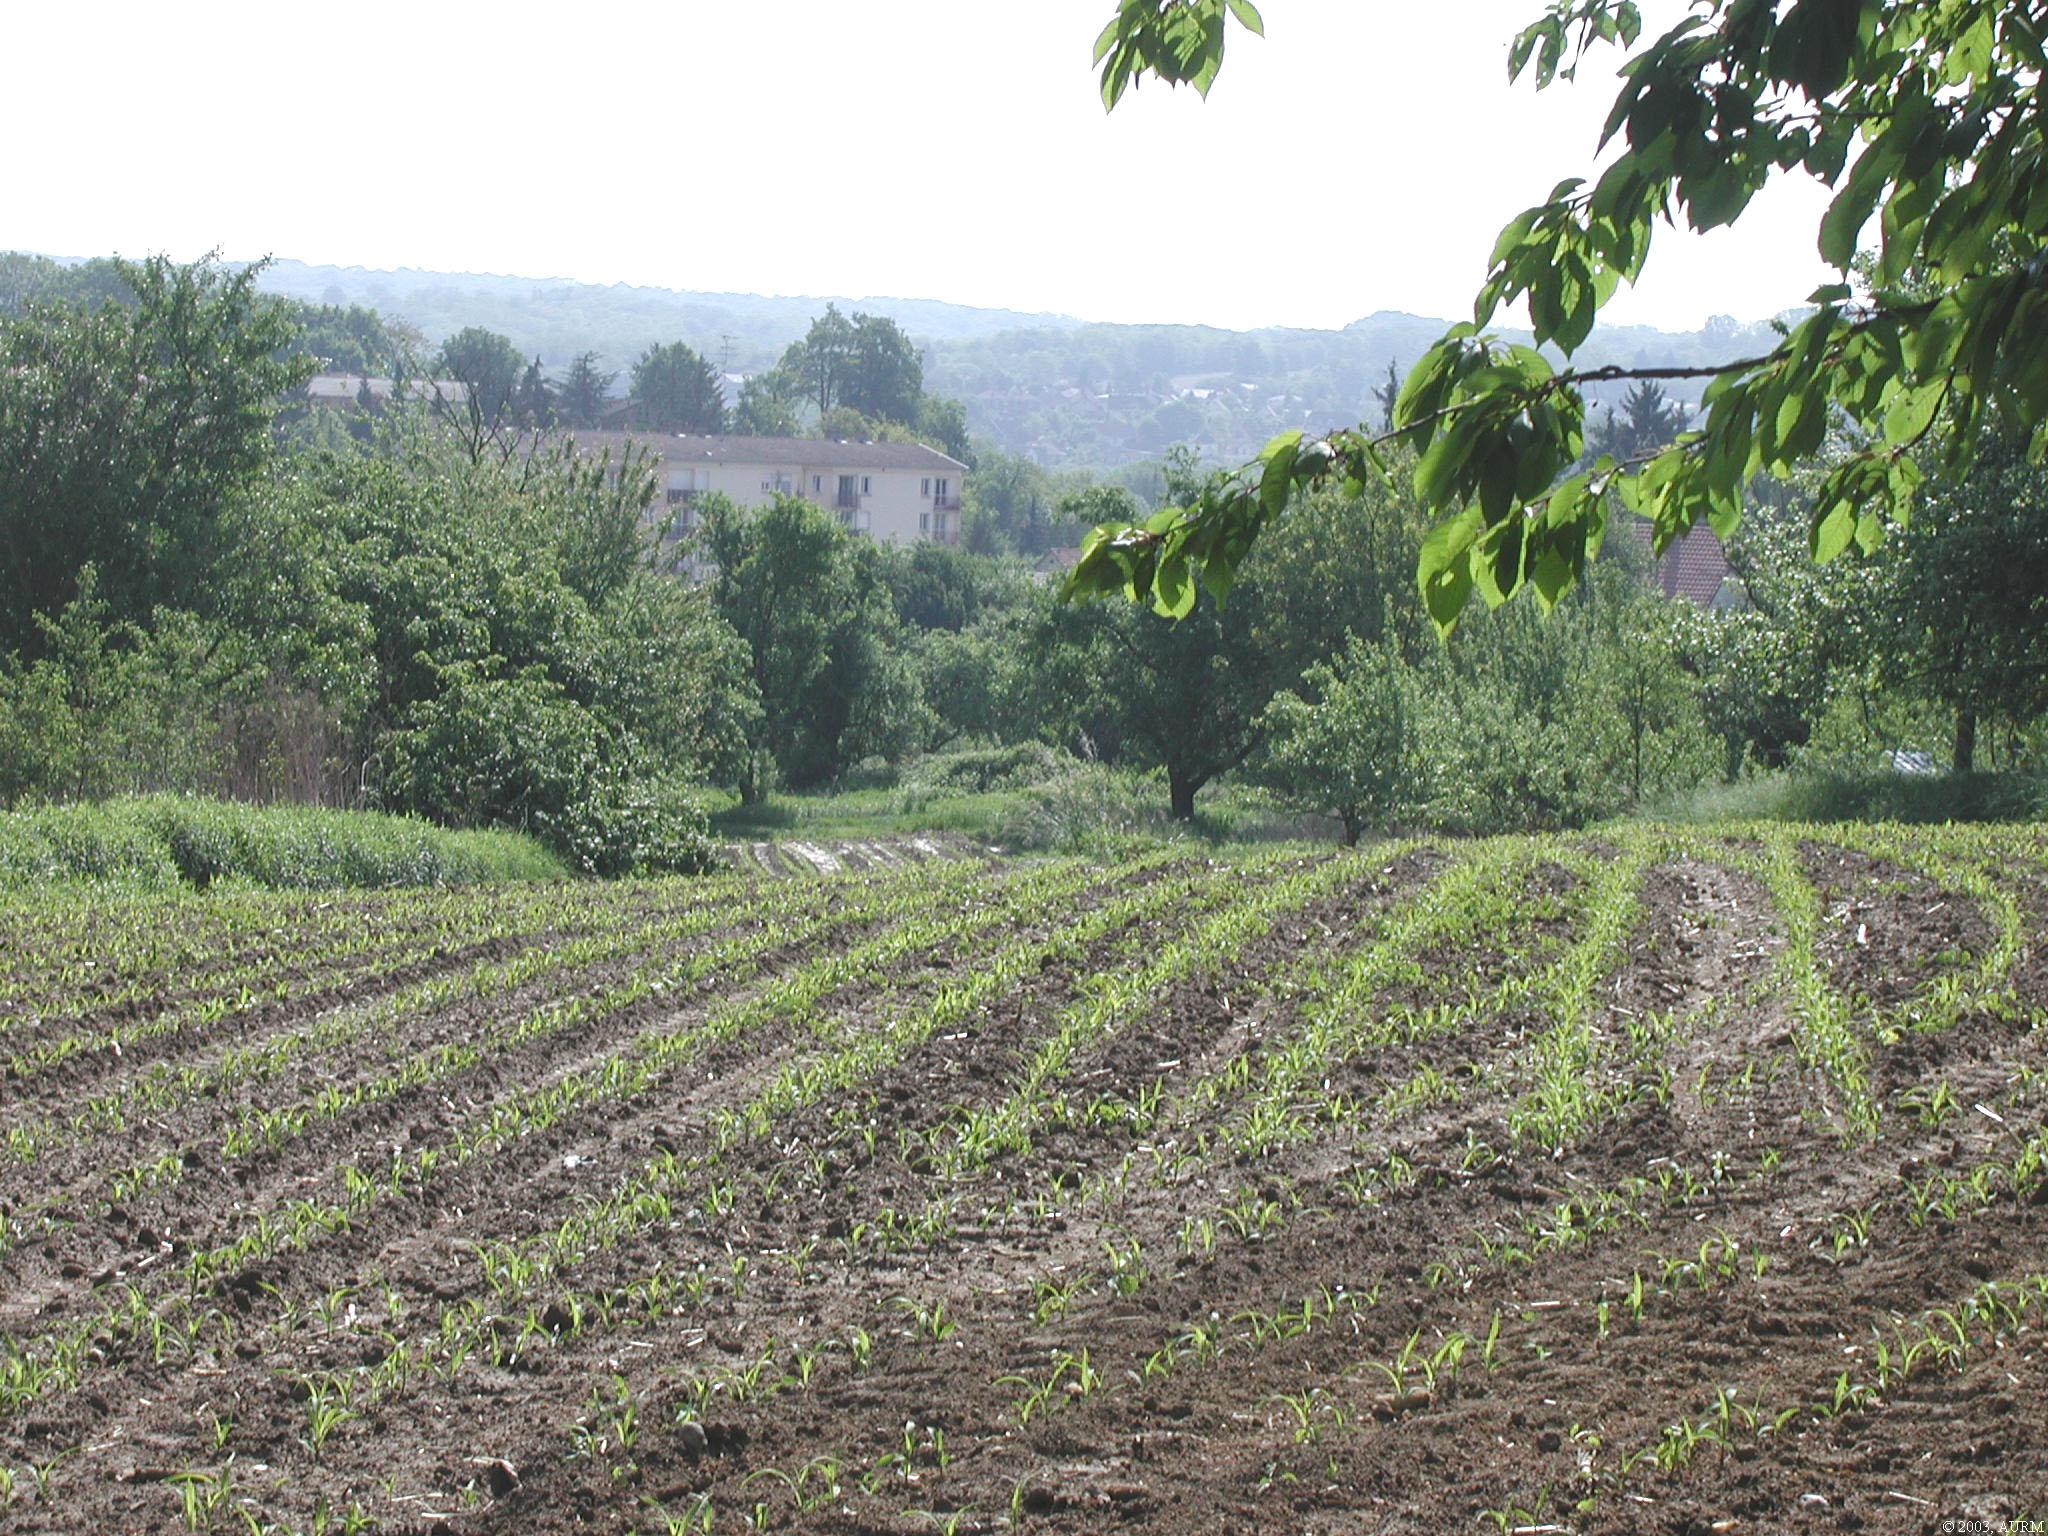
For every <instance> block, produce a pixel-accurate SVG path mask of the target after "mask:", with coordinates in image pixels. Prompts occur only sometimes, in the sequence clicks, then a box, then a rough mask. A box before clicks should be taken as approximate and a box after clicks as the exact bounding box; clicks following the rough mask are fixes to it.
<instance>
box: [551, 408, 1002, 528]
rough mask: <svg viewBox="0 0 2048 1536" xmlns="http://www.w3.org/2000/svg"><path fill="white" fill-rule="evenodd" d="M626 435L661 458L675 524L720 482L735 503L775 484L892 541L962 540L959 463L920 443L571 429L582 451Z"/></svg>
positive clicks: (609, 446) (618, 442)
mask: <svg viewBox="0 0 2048 1536" xmlns="http://www.w3.org/2000/svg"><path fill="white" fill-rule="evenodd" d="M628 444H632V445H635V446H637V447H639V448H642V449H644V450H646V451H647V452H650V453H654V454H657V455H659V456H660V458H661V474H662V484H663V485H664V486H665V487H666V489H667V492H668V504H669V506H670V507H672V508H674V509H676V511H677V512H678V514H679V516H678V519H677V527H678V531H679V532H686V531H688V529H689V528H690V527H691V526H692V525H693V523H694V518H693V517H692V516H691V511H690V508H691V505H692V503H693V502H695V501H696V499H697V498H698V497H700V496H702V495H704V494H706V493H707V492H710V491H721V492H723V493H724V494H725V495H727V496H729V497H731V498H732V500H734V501H735V502H738V503H739V504H740V505H741V506H754V505H757V504H759V503H761V502H764V501H767V500H768V499H769V498H770V497H772V496H774V495H775V494H776V493H777V492H781V493H783V494H786V495H793V496H805V497H808V498H810V499H811V500H812V501H814V502H816V503H817V504H818V505H819V506H821V507H823V508H824V509H825V510H826V511H828V512H831V513H833V514H835V515H836V516H837V517H838V518H839V520H840V521H841V522H842V523H844V524H845V525H846V527H847V528H849V529H851V530H852V531H853V532H855V533H861V534H866V535H867V536H868V537H869V538H874V539H880V540H883V541H884V542H886V543H890V544H917V543H932V544H957V543H959V542H960V490H961V486H962V483H963V482H964V480H965V479H966V475H967V466H966V465H965V464H962V463H961V462H960V461H959V460H958V459H954V458H949V457H947V456H946V455H945V454H943V453H940V452H939V451H938V450H937V449H936V448H927V447H925V446H924V445H923V444H922V443H856V442H839V441H833V440H829V439H825V438H805V437H692V436H689V435H687V434H684V433H662V432H578V433H577V434H576V446H577V447H578V448H579V449H580V450H581V451H583V452H585V453H602V452H605V451H607V450H608V451H610V452H611V453H613V454H614V455H617V454H618V453H620V452H621V451H622V450H623V449H624V448H625V447H626V446H627V445H628Z"/></svg>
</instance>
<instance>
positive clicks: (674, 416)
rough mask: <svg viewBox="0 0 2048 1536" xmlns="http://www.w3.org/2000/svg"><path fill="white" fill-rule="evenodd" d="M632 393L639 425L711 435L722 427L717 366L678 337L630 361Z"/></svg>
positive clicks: (722, 396) (722, 406)
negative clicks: (637, 359) (634, 361)
mask: <svg viewBox="0 0 2048 1536" xmlns="http://www.w3.org/2000/svg"><path fill="white" fill-rule="evenodd" d="M632 394H633V404H634V406H635V407H636V409H637V411H638V413H639V416H640V422H641V425H642V426H645V427H650V428H652V429H653V430H654V431H657V432H699V433H707V434H713V435H715V434H717V433H720V432H723V431H724V430H725V392H724V390H723V388H722V387H721V386H720V384H719V381H718V372H717V370H716V369H714V368H713V367H712V366H711V364H710V363H709V362H707V361H705V360H704V359H703V358H701V357H699V356H698V355H697V354H696V353H695V352H694V351H692V350H691V349H690V348H689V347H688V346H686V345H685V344H684V343H682V342H680V341H672V342H669V343H667V344H666V345H664V346H656V347H649V348H648V349H647V350H646V351H645V352H643V353H641V354H640V360H639V361H638V362H636V363H634V364H633V385H632Z"/></svg>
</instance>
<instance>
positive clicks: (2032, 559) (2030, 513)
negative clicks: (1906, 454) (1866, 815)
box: [1877, 438, 2048, 773]
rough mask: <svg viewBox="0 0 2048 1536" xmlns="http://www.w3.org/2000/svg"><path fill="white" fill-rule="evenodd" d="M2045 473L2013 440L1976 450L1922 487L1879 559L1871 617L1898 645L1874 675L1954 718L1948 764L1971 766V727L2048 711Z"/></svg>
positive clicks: (1881, 654) (1887, 650)
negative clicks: (1951, 474)
mask: <svg viewBox="0 0 2048 1536" xmlns="http://www.w3.org/2000/svg"><path fill="white" fill-rule="evenodd" d="M2044 550H2048V472H2044V471H2043V470H2042V469H2041V467H2040V466H2038V465H2035V464H2030V463H2029V462H2028V461H2027V458H2026V454H2025V452H2024V448H2023V445H2022V444H2020V443H2018V442H2016V441H2014V440H2013V439H2011V438H2003V439H1999V440H1996V441H1993V442H1991V443H1989V444H1987V445H1986V446H1985V447H1984V448H1982V449H1981V450H1979V452H1978V454H1977V456H1976V459H1975V461H1974V463H1973V464H1972V466H1971V468H1970V470H1969V471H1968V472H1967V474H1965V475H1964V476H1963V477H1962V478H1961V479H1960V480H1949V479H1946V478H1941V479H1937V480H1934V481H1932V482H1930V484H1929V486H1928V489H1927V493H1926V494H1925V495H1924V496H1923V498H1922V502H1921V507H1920V510H1919V512H1918V513H1917V514H1916V515H1915V517H1914V519H1913V521H1912V523H1911V525H1910V526H1908V527H1907V528H1905V529H1903V530H1901V531H1900V532H1899V533H1898V534H1897V535H1896V536H1895V537H1894V538H1893V539H1892V540H1891V541H1889V547H1888V548H1887V549H1886V550H1885V551H1884V554H1885V556H1886V557H1887V558H1885V559H1883V560H1881V561H1879V562H1878V564H1879V568H1880V575H1879V578H1878V579H1879V582H1880V584H1881V588H1882V596H1881V598H1880V616H1879V621H1880V622H1882V623H1886V624H1887V627H1888V628H1890V630H1891V633H1892V635H1893V636H1894V637H1895V643H1894V644H1891V645H1887V646H1884V647H1882V648H1881V649H1879V651H1878V652H1877V660H1878V670H1879V673H1880V675H1881V676H1883V677H1884V678H1886V679H1887V680H1889V681H1891V682H1893V683H1894V684H1896V685H1897V686H1899V687H1901V688H1903V689H1904V690H1905V691H1907V692H1908V693H1910V694H1912V695H1914V696H1917V697H1919V698H1922V699H1926V700H1930V701H1938V702H1940V703H1942V704H1945V705H1947V706H1950V707H1952V708H1953V709H1954V710H1955V711H1956V712H1957V719H1958V729H1957V734H1956V742H1955V749H1954V767H1955V769H1956V771H1957V772H1959V773H1967V772H1969V771H1970V769H1971V767H1972V757H1973V755H1974V744H1975V737H1976V731H1977V724H1978V721H1979V719H1980V718H1981V719H1982V720H1983V721H1984V722H1986V723H2000V724H2005V725H2012V724H2016V723H2020V722H2024V721H2030V720H2033V719H2035V718H2036V717H2038V716H2039V715H2041V714H2042V713H2043V712H2048V589H2044V588H2043V586H2042V583H2041V579H2040V571H2039V569H2038V566H2037V562H2038V560H2039V558H2040V556H2041V553H2042V552H2043V551H2044Z"/></svg>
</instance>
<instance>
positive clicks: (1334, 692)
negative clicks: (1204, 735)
mask: <svg viewBox="0 0 2048 1536" xmlns="http://www.w3.org/2000/svg"><path fill="white" fill-rule="evenodd" d="M1430 720H1431V716H1430V712H1429V704H1428V701H1427V699H1426V698H1425V697H1424V692H1423V688H1422V685H1421V679H1420V678H1419V677H1418V676H1417V674H1416V673H1415V672H1414V671H1413V670H1412V669H1411V668H1409V667H1408V666H1407V665H1406V664H1404V663H1403V661H1402V660H1401V657H1400V654H1399V652H1398V651H1397V650H1396V649H1395V648H1394V647H1393V646H1392V645H1391V644H1388V643H1385V642H1382V643H1381V644H1379V645H1369V644H1367V643H1366V642H1365V641H1363V640H1361V639H1359V638H1358V637H1357V636H1356V635H1351V636H1348V637H1347V643H1346V645H1345V648H1344V649H1343V650H1342V651H1340V652H1339V653H1338V654H1337V656H1336V657H1335V658H1334V659H1333V660H1331V661H1329V662H1316V663H1314V664H1313V665H1311V666H1310V667H1309V669H1308V670H1307V671H1306V672H1305V673H1303V674H1302V678H1301V684H1300V687H1299V690H1298V691H1295V690H1290V691H1288V692H1286V693H1282V694H1280V695H1278V696H1277V697H1276V698H1274V700H1273V701H1272V703H1271V704H1269V705H1267V707H1266V728H1267V731H1268V732H1269V734H1270V736H1271V741H1270V743H1269V744H1268V746H1267V749H1266V751H1267V762H1266V766H1265V770H1264V774H1263V776H1264V777H1266V778H1267V779H1268V780H1269V781H1270V782H1272V783H1273V784H1274V785H1275V787H1277V788H1278V789H1280V790H1281V791H1282V793H1284V794H1285V795H1286V796H1287V797H1288V798H1289V799H1290V800H1292V801H1294V802H1295V803H1297V804H1300V805H1303V806H1305V807H1307V808H1309V809H1313V810H1327V811H1330V812H1332V813H1334V814H1335V815H1336V817H1337V819H1338V820H1339V821H1340V822H1341V823H1342V824H1343V827H1344V841H1345V842H1346V843H1356V842H1357V841H1358V835H1359V833H1360V832H1361V831H1363V830H1364V829H1365V828H1366V827H1369V826H1370V827H1379V828H1387V827H1392V826H1396V825H1399V824H1400V823H1401V822H1402V821H1403V820H1419V819H1420V816H1421V814H1422V812H1423V810H1424V808H1425V807H1426V806H1428V805H1429V803H1430V802H1431V801H1432V800H1433V799H1434V798H1435V784H1434V780H1435V777H1436V774H1437V772H1438V771H1439V770H1440V768H1441V767H1442V766H1443V765H1442V763H1441V759H1440V758H1439V757H1438V756H1436V755H1433V754H1432V753H1431V752H1430V750H1429V744H1428V741H1427V738H1426V736H1425V734H1424V731H1425V722H1428V721H1430Z"/></svg>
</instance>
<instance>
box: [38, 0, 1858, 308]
mask: <svg viewBox="0 0 2048 1536" xmlns="http://www.w3.org/2000/svg"><path fill="white" fill-rule="evenodd" d="M1542 8H1543V7H1542V4H1541V3H1540V0H1437V3H1435V4H1428V5H1417V4H1414V3H1412V0H1409V3H1395V0H1262V10H1263V12H1264V16H1265V22H1266V33H1267V36H1266V38H1265V40H1263V41H1261V40H1258V39H1254V38H1252V37H1250V36H1249V35H1247V34H1245V33H1243V32H1242V31H1239V30H1237V29H1235V28H1233V36H1232V40H1231V45H1230V47H1229V50H1228V52H1227V54H1226V60H1225V66H1224V70H1223V74H1222V77H1221V78H1220V79H1219V80H1218V82H1217V84H1216V86H1215V88H1214V89H1213V90H1212V91H1211V92H1210V95H1209V98H1208V100H1207V101H1206V102H1204V101H1203V100H1201V99H1200V98H1198V97H1196V96H1195V95H1194V93H1193V92H1192V91H1190V90H1187V89H1181V90H1178V91H1173V90H1169V89H1167V88H1166V87H1165V86H1163V85H1161V84H1159V83H1158V82H1156V81H1155V82H1149V83H1146V84H1144V85H1143V86H1141V87H1140V88H1139V89H1138V90H1137V91H1136V92H1135V93H1134V94H1133V95H1131V96H1128V97H1126V99H1125V101H1124V103H1123V104H1122V105H1120V106H1119V107H1118V109H1117V110H1116V112H1115V113H1113V114H1105V113H1104V111H1103V109H1102V104H1101V100H1100V97H1099V95H1098V94H1097V85H1096V78H1095V74H1094V71H1093V69H1092V67H1091V66H1090V62H1089V58H1090V50H1091V46H1092V44H1093V41H1094V38H1095V34H1096V32H1097V31H1098V30H1099V28H1100V27H1101V25H1102V23H1103V22H1104V21H1105V20H1106V19H1107V18H1108V16H1109V14H1110V12H1111V9H1112V7H1111V5H1110V3H1109V0H1013V3H1002V0H865V3H858V4H856V3H849V0H666V3H657V4H638V3H608V4H588V5H583V6H573V5H563V4H560V3H556V4H552V5H547V6H539V5H525V4H519V3H510V0H500V3H496V4H492V5H488V6H485V5H472V4H467V3H458V0H411V3H408V4H389V3H385V0H350V3H349V4H347V5H324V6H311V5H289V6H280V5H277V4H275V3H274V0H271V3H266V4H262V5H256V4H243V3H225V0H183V3H180V0H155V3H152V4H148V5H131V4H127V3H112V4H102V5H94V6H60V5H36V6H23V7H20V8H18V9H17V11H16V13H15V14H14V15H12V16H11V17H10V20H9V26H8V30H9V34H10V35H9V38H8V45H7V46H8V52H9V54H10V55H11V56H12V58H13V60H14V61H16V64H17V68H15V69H13V70H10V71H9V73H10V75H11V76H12V77H13V78H12V79H11V80H10V82H9V87H8V90H7V91H6V92H5V93H4V94H0V131H4V133H5V135H6V141H7V142H9V143H12V144H14V145H15V146H16V151H15V155H14V157H13V163H12V164H11V165H10V168H9V181H10V183H11V185H10V187H9V189H8V192H7V194H6V197H5V198H4V200H0V248H13V249H23V250H32V251H41V252H45V253H48V254H54V255H67V256H90V255H100V254H105V253H108V252H118V253H119V254H122V255H126V256H131V257H135V256H143V255H147V254H150V253H153V252H159V251H161V252H164V253H167V254H169V255H171V256H173V257H175V258H178V259H181V260H189V259H191V258H194V257H196V256H199V255H201V254H203V253H204V252H206V251H208V250H215V249H217V250H219V251H221V252H222V253H223V254H225V255H227V256H228V257H230V258H234V259H243V258H249V257H255V256H260V255H265V254H270V255H277V256H285V257H293V258H296V259H298V260H301V261H307V262H315V263H323V264H334V265H341V266H363V267H378V268H389V267H401V266H404V267H419V268H426V269H431V270H442V271H466V272H495V273H510V274H517V275H520V276H530V277H536V278H570V279H575V280H579V281H585V282H599V283H612V282H624V283H634V284H642V285H648V286H654V287H664V288H680V289H697V290H710V291H729V292H745V293H765V294H790V295H806V296H810V295H818V296H823V295H844V296H849V297H879V296H889V297H903V298H930V299H943V300H948V301H951V302H954V303H961V304H975V305H984V306H989V307H995V308H1006V309H1018V310H1025V311H1050V312H1056V313H1062V314H1070V315H1076V316H1079V317H1081V318H1084V319H1090V320H1108V321H1145V322H1176V323H1195V324H1208V325H1218V326H1226V327H1230V328H1235V329H1247V328H1251V327H1255V326H1263V325H1295V326H1311V327H1336V326H1342V325H1344V324H1345V323H1347V322H1348V321H1350V320H1353V319H1357V318H1359V317H1360V316H1363V315H1367V314H1370V313H1372V312H1373V311H1375V310H1382V309H1386V310H1405V311H1408V312H1411V313H1415V314H1421V315H1427V316H1431V317H1437V318H1458V317H1461V316H1463V315H1465V314H1467V313H1469V310H1470V305H1471V298H1472V294H1473V293H1474V291H1475V290H1476V289H1477V288H1478V286H1479V284H1480V281H1481V279H1482V277H1483V275H1484V272H1485V263H1486V257H1487V255H1488V253H1489V252H1490V250H1491V248H1492V245H1493V240H1494V236H1495V235H1496V234H1497V233H1498V231H1499V229H1500V227H1501V225H1503V224H1504V223H1506V222H1507V220H1508V219H1509V218H1511V217H1512V216H1513V215H1514V214H1515V213H1517V212H1518V211H1520V210H1521V209H1522V208H1524V207H1526V206H1528V205H1529V204H1530V203H1533V202H1536V201H1539V200H1540V199H1541V198H1542V197H1543V196H1544V195H1545V194H1546V193H1547V192H1548V190H1549V189H1550V187H1551V186H1552V184H1553V183H1554V182H1556V181H1557V180H1559V179H1561V178H1563V177H1564V176H1567V175H1577V174H1585V173H1586V172H1587V171H1588V170H1589V169H1590V168H1592V167H1593V166H1594V164H1595V160H1594V149H1595V145H1596V141H1597V138H1598V131H1599V125H1600V122H1601V120H1602V118H1603V117H1604V116H1605V113H1606V109H1607V106H1608V104H1609V102H1610V101H1611V99H1612V96H1613V79H1612V76H1611V75H1609V74H1606V73H1604V72H1596V71H1594V70H1591V69H1589V70H1587V71H1583V72H1582V73H1581V76H1580V79H1579V81H1578V83H1577V84H1576V85H1558V86H1554V87H1552V88H1551V89H1550V90H1549V91H1546V92H1543V93H1541V94H1540V95H1539V94H1538V93H1537V92H1536V91H1535V90H1534V89H1533V86H1532V85H1531V84H1530V83H1529V81H1528V80H1527V79H1525V80H1524V82H1523V83H1522V84H1520V85H1519V86H1514V87H1510V86H1509V84H1508V82H1507V70H1506V59H1507V46H1508V42H1509V39H1510V38H1511V37H1512V36H1513V34H1514V32H1515V31H1516V29H1517V28H1518V26H1520V25H1521V24H1522V23H1524V22H1526V21H1528V20H1530V19H1531V18H1532V17H1533V16H1534V15H1536V14H1538V13H1539V12H1540V11H1541V10H1542ZM1649 10H1650V13H1651V15H1652V17H1653V19H1655V18H1657V17H1659V16H1664V17H1669V16H1671V15H1673V14H1675V6H1674V4H1673V3H1672V0H1651V4H1650V6H1649ZM29 60H34V61H37V65H36V67H34V68H23V67H19V66H21V65H22V64H23V63H24V62H25V61H29ZM39 145H40V146H42V148H41V149H38V148H37V146H39ZM1825 201H1826V198H1825V193H1824V192H1822V191H1821V190H1820V189H1818V188H1814V187H1811V186H1807V185H1800V184H1785V185H1782V186H1778V187H1774V188H1773V189H1772V190H1771V191H1769V192H1767V193H1766V194H1765V196H1764V197H1763V198H1761V199H1760V200H1759V201H1758V203H1757V204H1755V205H1753V206H1752V209H1751V211H1750V213H1749V214H1748V215H1747V216H1745V218H1744V219H1743V221H1742V222H1741V224H1740V225H1738V226H1737V228H1736V229H1734V230H1729V231H1720V232H1717V233H1716V234H1714V235H1711V236H1707V237H1697V236H1692V235H1689V234H1681V233H1678V232H1675V231H1670V230H1662V231H1660V233H1659V236H1658V239H1657V241H1656V245H1655V247H1654V249H1653V253H1652V256H1651V260H1650V265H1649V268H1648V270H1647V271H1646V272H1645V274H1644V277H1643V281H1642V283H1641V284H1640V285H1639V287H1638V288H1636V289H1635V290H1632V291H1630V290H1624V292H1623V293H1622V294H1621V295H1619V296H1618V297H1617V298H1616V299H1615V301H1614V302H1613V303H1612V304H1611V305H1610V306H1609V308H1608V309H1607V310H1606V311H1605V315H1606V318H1607V319H1609V320H1610V321H1614V322H1618V323H1634V324H1645V325H1655V326H1659V327H1661V328H1664V329H1670V330H1690V329H1694V328H1696V327H1698V326H1699V325H1701V324H1702V323H1704V321H1705V320H1706V319H1707V318H1708V317H1709V316H1712V315H1730V316H1733V317H1734V318H1736V319H1737V320H1741V321H1750V320H1757V319H1763V318H1766V317H1768V316H1770V315H1772V314H1775V313H1777V312H1778V311H1780V310H1782V309H1785V308H1787V307H1790V306H1792V305H1795V304H1798V303H1799V302H1801V301H1802V300H1803V299H1804V298H1805V296H1806V295H1807V294H1808V293H1809V292H1811V291H1812V290H1813V288H1815V287H1816V286H1817V285H1818V284H1820V283H1821V282H1823V281H1825V280H1827V275H1828V274H1827V269H1825V268H1823V267H1822V266H1821V265H1820V264H1819V261H1818V258H1817V256H1816V255H1815V254H1814V249H1813V240H1814V230H1815V228H1816V225H1817V222H1818V218H1819V213H1820V210H1821V209H1822V208H1823V207H1824V206H1825Z"/></svg>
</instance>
